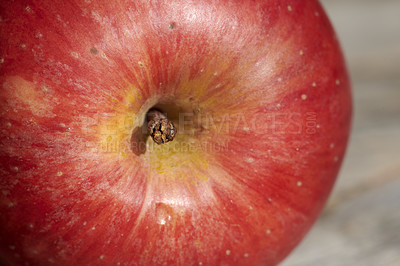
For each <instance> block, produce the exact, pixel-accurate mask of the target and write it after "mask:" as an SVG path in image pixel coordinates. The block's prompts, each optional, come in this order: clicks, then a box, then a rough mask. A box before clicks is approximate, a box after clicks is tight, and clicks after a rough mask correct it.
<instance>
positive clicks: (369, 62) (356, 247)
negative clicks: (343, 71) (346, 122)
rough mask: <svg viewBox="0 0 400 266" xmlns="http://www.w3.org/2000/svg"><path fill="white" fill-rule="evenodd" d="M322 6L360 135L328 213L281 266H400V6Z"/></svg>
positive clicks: (389, 0) (332, 0)
mask: <svg viewBox="0 0 400 266" xmlns="http://www.w3.org/2000/svg"><path fill="white" fill-rule="evenodd" d="M321 2H322V4H323V5H324V6H325V9H326V11H327V13H328V15H329V16H330V18H331V20H332V22H333V24H334V26H335V28H336V31H337V33H338V36H339V39H340V40H341V43H342V46H343V49H344V52H345V54H346V58H347V62H348V66H349V70H350V73H351V77H352V81H353V93H354V105H355V106H354V121H353V122H354V124H353V132H352V136H351V140H350V145H349V149H348V152H347V155H346V159H345V162H344V165H343V168H342V170H341V173H340V176H339V179H338V182H337V184H336V186H335V189H334V191H333V193H332V195H331V197H330V199H329V201H328V204H327V207H326V208H325V210H324V212H323V214H322V215H321V217H320V219H319V220H318V222H317V223H316V225H315V226H314V227H313V229H312V230H311V232H310V233H309V234H308V235H307V237H306V238H305V240H304V241H303V242H302V243H301V244H300V246H299V247H298V248H297V249H296V250H295V251H294V252H293V253H292V254H291V255H290V256H289V257H288V258H287V259H286V260H285V261H284V262H283V263H282V264H281V265H282V266H306V265H307V266H309V265H324V266H335V265H341V266H342V265H344V266H346V265H352V266H358V265H360V266H361V265H362V266H368V265H371V266H375V265H384V266H386V265H387V266H391V265H393V266H395V265H396V266H399V265H400V1H398V0H346V1H345V0H323V1H321Z"/></svg>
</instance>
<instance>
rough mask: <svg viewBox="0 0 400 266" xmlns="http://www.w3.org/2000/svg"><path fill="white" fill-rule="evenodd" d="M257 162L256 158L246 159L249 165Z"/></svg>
mask: <svg viewBox="0 0 400 266" xmlns="http://www.w3.org/2000/svg"><path fill="white" fill-rule="evenodd" d="M254 161H255V160H254V158H252V157H249V158H247V159H246V162H248V163H252V162H254Z"/></svg>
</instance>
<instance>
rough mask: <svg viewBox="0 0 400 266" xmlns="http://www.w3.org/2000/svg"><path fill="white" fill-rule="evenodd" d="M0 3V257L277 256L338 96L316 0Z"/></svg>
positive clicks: (341, 131)
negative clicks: (145, 131) (167, 136)
mask: <svg viewBox="0 0 400 266" xmlns="http://www.w3.org/2000/svg"><path fill="white" fill-rule="evenodd" d="M0 10H1V11H0V36H1V43H0V58H1V59H0V73H1V76H0V82H1V83H0V84H1V94H0V119H1V120H0V175H1V182H0V191H1V192H0V213H1V216H0V241H1V246H0V262H1V263H2V264H3V265H24V264H25V265H51V264H55V265H161V264H167V265H275V264H277V263H279V262H280V261H281V260H282V259H283V258H284V257H285V256H287V254H288V253H289V252H290V251H291V250H292V249H293V248H294V247H295V246H296V245H297V244H298V243H299V242H300V240H301V239H302V238H303V236H304V235H305V234H306V233H307V231H308V230H309V229H310V227H311V226H312V224H313V223H314V222H315V220H316V219H317V217H318V215H319V213H320V212H321V210H322V208H323V206H324V203H325V201H326V199H327V197H328V195H329V193H330V191H331V189H332V186H333V184H334V182H335V179H336V176H337V174H338V171H339V168H340V164H341V161H342V159H343V155H344V152H345V148H346V145H347V140H348V136H349V130H350V122H351V109H352V107H351V105H352V101H351V91H350V83H349V78H348V75H347V70H346V67H345V63H344V59H343V56H342V53H341V50H340V47H339V44H338V42H337V40H336V37H335V33H334V31H333V29H332V27H331V25H330V23H329V20H328V19H327V17H326V15H325V13H324V11H323V10H322V8H321V6H320V4H319V3H318V2H317V1H313V0H309V1H281V0H279V1H278V0H276V1H275V0H274V1H256V0H252V1H250V0H243V1H225V0H224V1H222V0H221V1H211V0H200V1H199V0H196V1H194V0H193V1H186V0H181V1H177V0H169V1H148V0H142V1H131V2H129V1H90V0H89V1H1V2H0ZM153 106H156V107H160V108H161V109H163V111H164V112H165V113H167V114H168V115H170V116H171V119H172V120H175V122H176V124H177V125H178V128H179V130H178V134H177V136H176V139H175V140H174V141H173V142H171V143H167V144H164V145H160V146H157V145H154V144H152V143H151V139H145V140H141V139H140V137H138V136H140V134H139V135H135V134H133V132H135V130H137V129H141V126H142V125H143V122H144V117H145V115H146V112H147V111H148V110H149V108H151V107H153ZM182 114H183V115H182ZM143 143H145V145H146V146H145V150H140V149H139V148H138V147H137V145H138V144H143Z"/></svg>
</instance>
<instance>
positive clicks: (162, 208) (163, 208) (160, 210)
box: [155, 203, 172, 225]
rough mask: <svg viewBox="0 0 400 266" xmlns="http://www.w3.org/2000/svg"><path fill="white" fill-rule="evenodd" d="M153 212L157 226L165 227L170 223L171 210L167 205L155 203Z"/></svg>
mask: <svg viewBox="0 0 400 266" xmlns="http://www.w3.org/2000/svg"><path fill="white" fill-rule="evenodd" d="M155 212H156V213H155V217H156V221H157V223H158V224H160V225H165V224H167V223H168V222H169V221H171V212H172V209H171V207H169V206H168V205H165V204H164V203H157V204H156V210H155Z"/></svg>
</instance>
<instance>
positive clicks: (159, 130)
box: [147, 108, 177, 145]
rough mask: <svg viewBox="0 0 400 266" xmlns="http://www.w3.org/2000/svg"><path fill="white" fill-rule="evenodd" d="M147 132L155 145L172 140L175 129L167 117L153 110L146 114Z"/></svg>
mask: <svg viewBox="0 0 400 266" xmlns="http://www.w3.org/2000/svg"><path fill="white" fill-rule="evenodd" d="M147 121H149V122H148V124H147V132H148V133H149V135H150V136H151V138H152V139H153V141H154V142H155V143H157V144H159V145H160V144H163V143H167V142H169V141H172V140H174V138H175V135H176V132H177V129H176V127H175V125H174V123H172V121H170V120H168V118H167V116H166V115H165V114H163V113H162V112H161V111H160V110H157V109H155V108H152V109H150V110H149V111H148V112H147Z"/></svg>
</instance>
